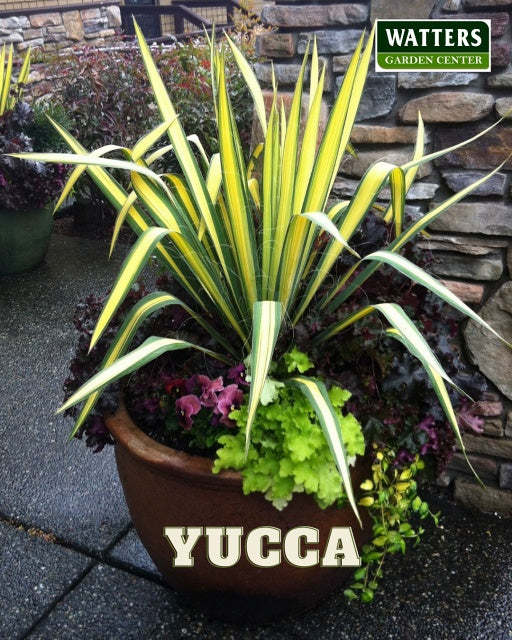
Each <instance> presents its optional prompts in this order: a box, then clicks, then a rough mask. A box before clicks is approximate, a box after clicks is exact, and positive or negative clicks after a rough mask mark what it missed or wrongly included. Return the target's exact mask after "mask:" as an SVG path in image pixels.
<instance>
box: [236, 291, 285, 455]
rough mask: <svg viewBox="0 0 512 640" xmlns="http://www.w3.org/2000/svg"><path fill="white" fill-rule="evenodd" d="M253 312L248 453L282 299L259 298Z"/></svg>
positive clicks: (279, 319) (279, 322)
mask: <svg viewBox="0 0 512 640" xmlns="http://www.w3.org/2000/svg"><path fill="white" fill-rule="evenodd" d="M252 315H253V318H252V348H251V356H250V362H251V366H250V369H251V387H250V391H249V401H248V406H247V425H246V442H245V452H246V455H247V451H248V449H249V442H250V437H251V429H252V423H253V422H254V416H255V415H256V409H257V408H258V404H259V402H260V397H261V392H262V391H263V385H264V384H265V380H266V378H267V375H268V371H269V368H270V365H271V363H272V356H273V354H274V348H275V345H276V342H277V338H278V336H279V331H280V329H281V322H282V317H283V307H282V305H281V304H280V303H279V302H274V301H272V300H262V301H258V302H255V303H254V306H253V314H252Z"/></svg>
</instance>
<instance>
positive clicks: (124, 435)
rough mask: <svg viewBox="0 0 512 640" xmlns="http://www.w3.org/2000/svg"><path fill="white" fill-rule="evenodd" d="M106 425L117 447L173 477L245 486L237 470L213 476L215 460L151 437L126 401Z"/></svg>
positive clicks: (111, 415)
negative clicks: (132, 416)
mask: <svg viewBox="0 0 512 640" xmlns="http://www.w3.org/2000/svg"><path fill="white" fill-rule="evenodd" d="M104 419H105V423H106V425H107V427H108V430H109V431H110V433H111V435H112V436H113V438H114V441H115V443H116V446H120V447H122V448H123V449H125V450H127V451H128V452H129V453H130V455H132V456H133V457H134V458H136V459H137V460H139V461H140V462H142V463H143V464H145V465H147V466H148V467H152V468H153V469H158V470H160V471H162V472H165V473H170V474H173V475H180V476H186V477H188V478H190V479H191V480H192V479H193V480H194V481H195V482H197V481H199V482H208V484H217V485H220V486H226V487H228V486H229V487H232V486H239V487H240V488H241V485H242V476H241V474H240V473H239V472H238V471H225V470H223V471H221V472H220V473H213V472H212V467H213V460H212V459H210V458H205V457H203V456H198V455H193V454H190V453H186V452H184V451H179V450H177V449H173V448H172V447H169V446H168V445H164V444H162V443H160V442H157V441H156V440H154V439H153V438H151V437H150V436H148V435H147V434H146V433H144V431H142V429H141V428H140V427H138V426H137V425H136V424H135V422H134V421H133V420H132V418H131V417H130V414H129V413H128V410H127V408H126V405H125V403H124V401H123V400H122V399H121V400H120V401H119V407H118V409H117V411H116V412H115V413H113V414H109V415H105V416H104Z"/></svg>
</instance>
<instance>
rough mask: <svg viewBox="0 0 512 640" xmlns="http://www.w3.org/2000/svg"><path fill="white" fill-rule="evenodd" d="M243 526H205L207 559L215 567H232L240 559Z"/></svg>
mask: <svg viewBox="0 0 512 640" xmlns="http://www.w3.org/2000/svg"><path fill="white" fill-rule="evenodd" d="M243 532H244V528H243V527H206V540H207V552H208V560H209V561H210V562H211V563H212V564H213V565H214V566H215V567H232V566H233V565H235V564H236V563H237V562H238V561H239V560H240V554H241V540H242V534H243Z"/></svg>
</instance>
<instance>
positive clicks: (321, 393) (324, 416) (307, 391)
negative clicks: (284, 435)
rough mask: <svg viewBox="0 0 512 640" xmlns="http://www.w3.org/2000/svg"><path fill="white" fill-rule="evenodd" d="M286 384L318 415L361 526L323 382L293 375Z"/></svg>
mask: <svg viewBox="0 0 512 640" xmlns="http://www.w3.org/2000/svg"><path fill="white" fill-rule="evenodd" d="M286 384H287V385H289V386H295V387H297V388H299V389H300V390H301V391H302V393H303V394H304V395H305V396H306V398H307V399H308V400H309V402H310V404H311V406H312V407H313V409H314V411H315V413H316V415H317V416H318V420H319V422H320V425H321V426H322V431H323V433H324V436H325V439H326V440H327V443H328V444H329V448H330V450H331V453H332V456H333V458H334V461H335V462H336V466H337V467H338V471H339V473H340V476H341V479H342V481H343V486H344V487H345V492H346V494H347V498H348V501H349V503H350V506H351V507H352V510H353V511H354V513H355V515H356V517H357V519H358V521H359V524H361V526H362V522H361V518H360V516H359V512H358V510H357V505H356V500H355V497H354V491H353V489H352V481H351V479H350V470H349V465H348V459H347V453H346V451H345V445H344V443H343V434H342V431H341V425H340V421H339V419H338V416H337V415H336V411H335V409H334V407H333V406H332V403H331V401H330V399H329V395H328V393H327V389H326V388H325V385H324V383H323V382H321V381H320V380H315V379H313V378H309V377H307V376H295V377H293V378H287V379H286Z"/></svg>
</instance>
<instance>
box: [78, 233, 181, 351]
mask: <svg viewBox="0 0 512 640" xmlns="http://www.w3.org/2000/svg"><path fill="white" fill-rule="evenodd" d="M168 233H169V230H168V229H161V228H159V227H150V228H149V229H147V230H146V231H144V233H142V234H141V235H140V237H139V238H138V239H137V242H136V243H135V244H134V245H133V247H132V248H131V250H130V253H129V254H128V255H127V256H126V259H125V260H124V262H123V264H122V266H121V268H120V270H119V274H118V276H117V278H116V281H115V283H114V286H113V288H112V291H111V293H110V295H109V297H108V300H107V302H106V303H105V306H104V307H103V310H102V312H101V314H100V317H99V318H98V322H97V323H96V327H95V329H94V333H93V335H92V338H91V345H90V347H89V350H90V349H92V348H93V347H94V345H95V344H96V343H97V341H98V340H99V338H100V337H101V335H102V333H103V332H104V331H105V329H106V327H107V325H108V323H109V322H110V320H111V319H112V317H113V316H114V314H115V312H116V311H117V310H118V309H119V306H120V305H121V303H122V302H123V300H124V298H125V296H126V294H127V293H128V291H129V290H130V288H131V286H132V284H133V283H134V281H135V279H136V278H137V277H138V276H139V274H140V272H141V271H142V269H143V267H144V266H145V265H146V263H147V260H148V258H149V256H150V255H151V253H152V251H153V249H154V248H155V246H156V245H157V244H158V243H159V242H160V240H162V238H164V237H165V236H166V235H167V234H168Z"/></svg>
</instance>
